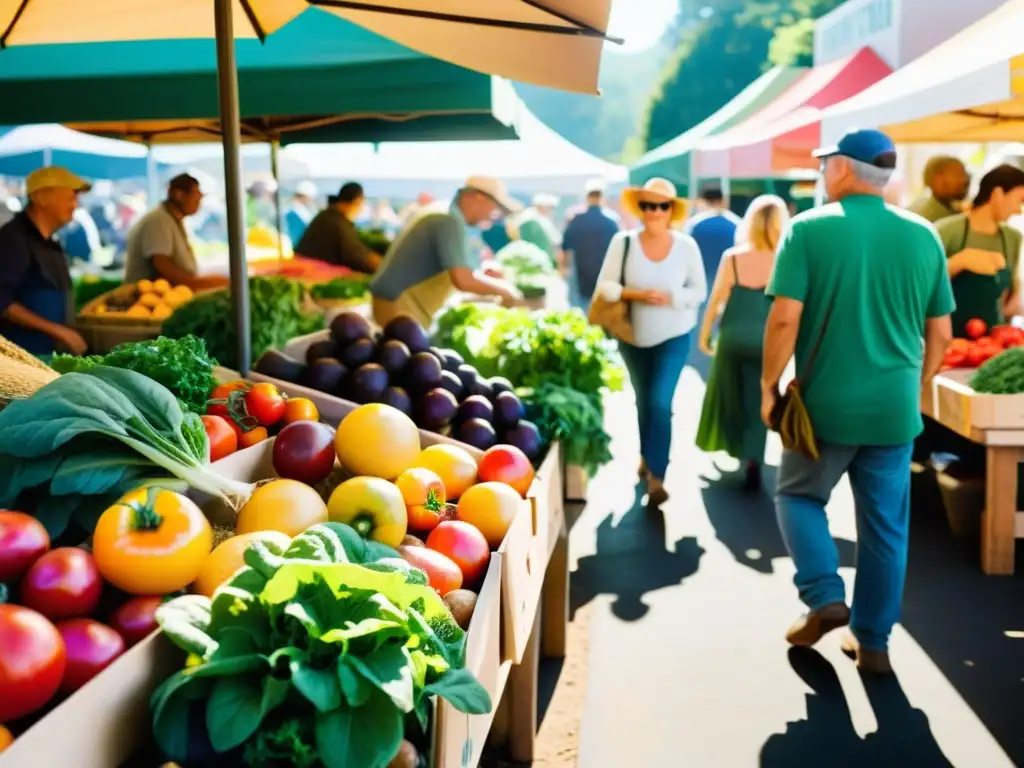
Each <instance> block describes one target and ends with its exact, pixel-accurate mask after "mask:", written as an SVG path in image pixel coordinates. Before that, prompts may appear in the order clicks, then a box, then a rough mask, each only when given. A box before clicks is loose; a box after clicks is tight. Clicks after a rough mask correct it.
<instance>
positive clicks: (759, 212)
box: [736, 195, 789, 251]
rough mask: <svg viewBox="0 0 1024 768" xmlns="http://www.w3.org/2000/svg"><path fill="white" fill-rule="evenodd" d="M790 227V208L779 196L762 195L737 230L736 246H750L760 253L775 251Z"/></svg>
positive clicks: (754, 201) (751, 204)
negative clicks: (784, 232) (783, 234)
mask: <svg viewBox="0 0 1024 768" xmlns="http://www.w3.org/2000/svg"><path fill="white" fill-rule="evenodd" d="M787 226H789V208H788V207H787V206H786V203H785V201H784V200H783V199H782V198H781V197H779V196H778V195H761V196H760V197H756V198H754V200H753V201H751V203H750V205H749V206H748V207H747V212H746V214H744V216H743V222H742V223H741V224H740V226H739V228H738V229H737V230H736V244H737V245H745V244H749V245H750V246H751V247H752V248H754V249H756V250H758V251H774V250H775V248H776V246H778V244H779V240H780V239H781V238H782V233H783V231H785V229H786V227H787Z"/></svg>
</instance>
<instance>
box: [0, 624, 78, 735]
mask: <svg viewBox="0 0 1024 768" xmlns="http://www.w3.org/2000/svg"><path fill="white" fill-rule="evenodd" d="M66 664H67V661H66V659H65V656H64V640H63V639H61V636H60V632H58V631H57V628H56V627H54V626H53V624H51V623H50V622H49V621H47V619H46V617H45V616H42V615H40V614H39V613H37V612H36V611H33V610H29V609H28V608H23V607H21V606H20V605H0V721H3V722H10V721H11V720H17V719H18V718H19V717H24V716H25V715H30V714H32V713H33V712H35V711H36V710H37V709H39V708H40V707H43V706H45V705H46V703H47V702H48V701H49V700H50V699H51V698H53V694H55V693H56V692H57V688H58V687H60V681H61V679H63V677H64V669H65V667H66Z"/></svg>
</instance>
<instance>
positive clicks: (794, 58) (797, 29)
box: [768, 19, 814, 67]
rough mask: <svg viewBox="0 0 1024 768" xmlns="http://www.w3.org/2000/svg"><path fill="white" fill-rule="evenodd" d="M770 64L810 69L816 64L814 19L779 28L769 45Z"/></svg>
mask: <svg viewBox="0 0 1024 768" xmlns="http://www.w3.org/2000/svg"><path fill="white" fill-rule="evenodd" d="M768 63H769V64H771V65H772V66H773V67H809V66H811V64H813V63H814V19H800V21H798V22H797V23H796V24H792V25H790V26H788V27H779V28H778V29H776V30H775V35H774V37H772V41H771V42H770V43H769V44H768Z"/></svg>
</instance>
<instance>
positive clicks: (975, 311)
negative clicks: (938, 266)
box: [935, 165, 1024, 337]
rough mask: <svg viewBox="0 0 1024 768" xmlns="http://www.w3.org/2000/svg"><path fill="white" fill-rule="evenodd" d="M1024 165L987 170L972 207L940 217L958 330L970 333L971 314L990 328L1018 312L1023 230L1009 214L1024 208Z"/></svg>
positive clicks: (939, 228)
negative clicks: (1009, 223)
mask: <svg viewBox="0 0 1024 768" xmlns="http://www.w3.org/2000/svg"><path fill="white" fill-rule="evenodd" d="M1022 203H1024V170H1021V169H1020V168H1018V167H1016V166H1014V165H1000V166H997V167H996V168H993V169H992V170H991V171H989V172H988V173H986V174H985V175H984V176H983V177H982V178H981V182H980V184H979V186H978V194H977V196H975V198H974V202H973V203H972V204H971V208H970V211H969V212H967V213H960V214H957V215H956V216H949V217H947V218H945V219H941V220H939V221H937V222H936V223H935V231H936V232H938V233H939V239H940V240H941V241H942V247H943V248H944V249H945V250H946V257H947V259H948V260H949V261H948V265H949V277H950V279H951V281H952V285H953V296H954V298H955V299H956V311H955V312H953V335H954V336H959V337H965V336H966V335H967V334H966V325H967V322H968V321H969V320H972V319H974V318H978V319H979V320H982V321H984V323H985V325H986V326H987V327H989V328H991V327H993V326H996V325H1001V324H1003V323H1005V322H1006V318H1007V317H1008V316H1011V315H1014V314H1018V313H1019V311H1020V310H1019V308H1018V302H1017V299H1018V286H1017V284H1018V280H1017V266H1018V264H1019V263H1020V250H1021V239H1022V238H1021V233H1020V232H1019V231H1018V230H1016V229H1014V228H1013V227H1009V226H1007V225H1006V223H1005V222H1006V220H1007V219H1009V218H1011V217H1012V216H1016V215H1017V214H1019V213H1020V212H1021V204H1022Z"/></svg>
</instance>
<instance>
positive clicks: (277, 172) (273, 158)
mask: <svg viewBox="0 0 1024 768" xmlns="http://www.w3.org/2000/svg"><path fill="white" fill-rule="evenodd" d="M280 149H281V141H280V140H279V139H277V138H276V137H275V138H272V139H271V140H270V173H271V175H272V176H273V177H274V219H275V220H276V221H277V260H278V261H279V262H284V240H283V238H284V222H283V221H281V169H280V166H279V165H278V159H279V158H278V152H279V151H280ZM294 246H295V243H292V247H294Z"/></svg>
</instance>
